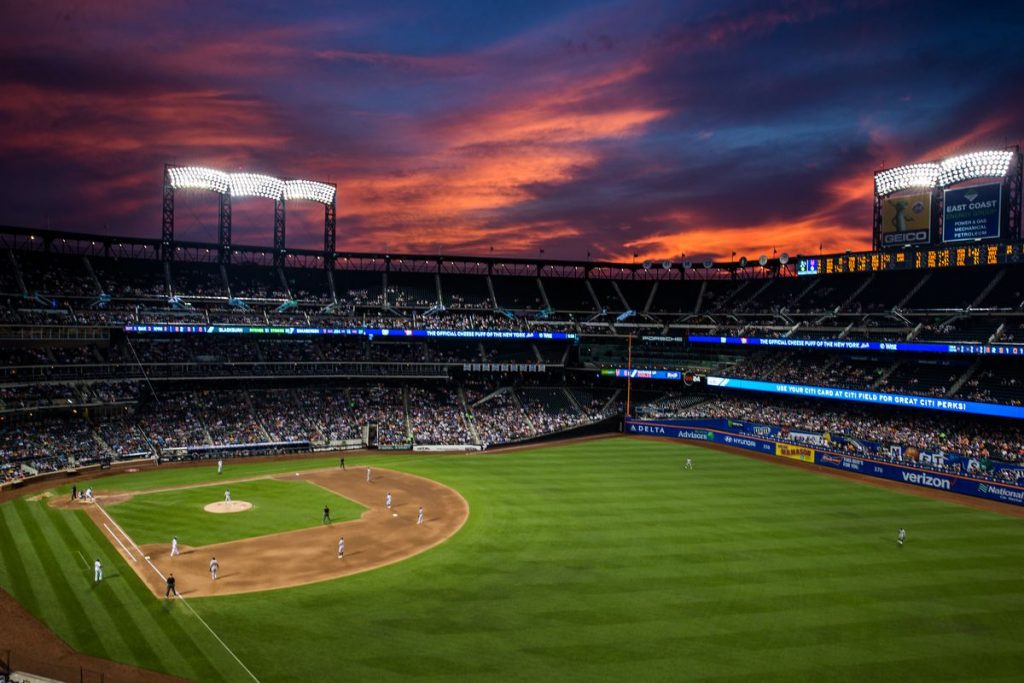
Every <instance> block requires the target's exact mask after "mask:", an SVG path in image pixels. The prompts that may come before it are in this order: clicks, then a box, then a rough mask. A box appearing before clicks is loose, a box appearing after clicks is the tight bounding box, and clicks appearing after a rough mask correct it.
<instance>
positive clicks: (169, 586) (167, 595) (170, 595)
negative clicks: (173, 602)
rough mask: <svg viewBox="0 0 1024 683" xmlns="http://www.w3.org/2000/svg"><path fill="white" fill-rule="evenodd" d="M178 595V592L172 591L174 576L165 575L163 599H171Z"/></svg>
mask: <svg viewBox="0 0 1024 683" xmlns="http://www.w3.org/2000/svg"><path fill="white" fill-rule="evenodd" d="M177 594H178V591H176V590H174V574H168V575H167V591H166V592H165V593H164V597H165V598H173V597H174V596H175V595H177Z"/></svg>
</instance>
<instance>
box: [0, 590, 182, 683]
mask: <svg viewBox="0 0 1024 683" xmlns="http://www.w3.org/2000/svg"><path fill="white" fill-rule="evenodd" d="M0 624H2V626H0V657H2V656H6V655H7V651H8V650H9V651H10V657H11V668H12V669H13V670H14V671H25V672H28V673H32V674H35V675H37V676H46V677H48V678H53V679H56V680H59V681H78V680H84V681H101V680H102V681H107V682H108V683H123V682H126V681H140V682H145V683H184V682H185V679H184V678H177V677H175V676H168V675H167V674H162V673H158V672H156V671H150V670H149V669H140V668H139V667H136V666H130V665H128V664H121V663H119V662H112V661H110V660H108V659H99V658H98V657H90V656H89V655H84V654H81V653H79V652H75V651H74V650H73V649H72V648H71V646H70V645H68V644H67V643H65V642H64V641H63V640H61V639H60V638H58V637H57V636H56V635H55V634H54V633H53V631H51V630H50V629H48V628H47V627H46V626H45V625H44V624H43V623H42V622H40V621H39V620H38V619H36V618H35V617H34V616H32V615H31V614H30V613H29V612H28V610H26V609H25V608H24V607H22V606H21V605H19V604H18V603H17V601H16V600H15V599H14V598H13V597H11V595H10V594H9V593H8V592H7V591H5V590H3V589H0Z"/></svg>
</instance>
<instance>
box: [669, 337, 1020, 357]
mask: <svg viewBox="0 0 1024 683" xmlns="http://www.w3.org/2000/svg"><path fill="white" fill-rule="evenodd" d="M687 341H689V342H690V343H691V344H719V345H728V346H774V347H779V348H789V349H815V350H825V351H885V352H890V353H891V352H901V353H902V352H907V353H952V354H963V355H970V356H1022V357H1024V345H1022V344H970V343H968V344H935V343H929V342H886V341H870V340H867V339H793V338H790V337H720V336H709V335H706V334H691V335H689V336H688V337H687Z"/></svg>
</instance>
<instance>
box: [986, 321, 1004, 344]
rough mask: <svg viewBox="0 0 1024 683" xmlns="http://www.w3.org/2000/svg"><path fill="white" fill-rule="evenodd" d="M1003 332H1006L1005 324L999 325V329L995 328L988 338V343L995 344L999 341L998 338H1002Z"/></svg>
mask: <svg viewBox="0 0 1024 683" xmlns="http://www.w3.org/2000/svg"><path fill="white" fill-rule="evenodd" d="M1004 331H1006V323H1005V322H1002V323H999V327H997V328H996V331H995V332H993V333H992V335H991V336H990V337H989V338H988V343H989V344H994V343H995V342H997V341H999V338H1000V337H1002V336H1003V332H1004Z"/></svg>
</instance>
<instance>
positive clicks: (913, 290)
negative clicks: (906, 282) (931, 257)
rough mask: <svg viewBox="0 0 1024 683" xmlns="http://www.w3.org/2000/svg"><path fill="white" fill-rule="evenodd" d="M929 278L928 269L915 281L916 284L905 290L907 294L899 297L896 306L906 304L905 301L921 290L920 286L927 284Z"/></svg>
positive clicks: (929, 272) (930, 275) (901, 306)
mask: <svg viewBox="0 0 1024 683" xmlns="http://www.w3.org/2000/svg"><path fill="white" fill-rule="evenodd" d="M931 279H932V272H931V271H928V272H926V273H925V274H924V275H922V276H921V279H920V280H918V281H917V284H916V285H914V286H913V287H911V288H910V291H909V292H907V295H906V296H905V297H903V298H902V299H900V301H899V303H898V304H896V308H903V307H904V306H906V305H907V302H908V301H910V299H911V297H913V296H914V295H915V294H917V293H918V292H919V291H920V290H921V288H922V287H924V286H925V285H926V284H928V281H929V280H931Z"/></svg>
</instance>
